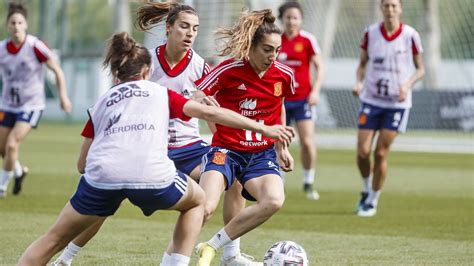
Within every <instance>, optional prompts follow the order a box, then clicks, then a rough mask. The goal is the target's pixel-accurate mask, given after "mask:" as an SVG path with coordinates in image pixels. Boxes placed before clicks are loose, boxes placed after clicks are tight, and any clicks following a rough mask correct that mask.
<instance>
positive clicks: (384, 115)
mask: <svg viewBox="0 0 474 266" xmlns="http://www.w3.org/2000/svg"><path fill="white" fill-rule="evenodd" d="M409 113H410V109H392V108H381V107H377V106H374V105H371V104H367V103H362V106H361V107H360V110H359V126H358V127H359V129H372V130H379V129H382V128H383V129H388V130H394V131H398V132H405V131H406V129H407V124H408V116H409Z"/></svg>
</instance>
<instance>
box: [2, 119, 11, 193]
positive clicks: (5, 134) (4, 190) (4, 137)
mask: <svg viewBox="0 0 474 266" xmlns="http://www.w3.org/2000/svg"><path fill="white" fill-rule="evenodd" d="M11 130H12V128H11V127H6V126H0V153H1V155H2V157H3V158H5V144H6V143H7V137H8V135H9V134H10V131H11ZM9 181H10V174H9V173H5V171H3V170H2V172H1V176H0V198H2V197H5V196H6V195H7V188H8V183H9Z"/></svg>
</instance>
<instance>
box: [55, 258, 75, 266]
mask: <svg viewBox="0 0 474 266" xmlns="http://www.w3.org/2000/svg"><path fill="white" fill-rule="evenodd" d="M51 266H71V262H69V263H67V262H65V261H64V260H62V259H61V258H57V259H56V260H55V261H54V262H53V263H51Z"/></svg>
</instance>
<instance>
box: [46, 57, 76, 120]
mask: <svg viewBox="0 0 474 266" xmlns="http://www.w3.org/2000/svg"><path fill="white" fill-rule="evenodd" d="M46 66H47V67H48V68H49V69H51V70H52V71H53V72H54V75H55V77H56V86H57V88H58V95H59V101H60V104H61V108H62V109H63V110H64V112H66V113H70V112H71V111H72V104H71V101H70V100H69V98H68V97H67V90H66V81H65V79H64V73H63V70H62V69H61V67H60V66H59V65H58V63H56V61H54V60H53V59H52V58H50V59H48V61H46Z"/></svg>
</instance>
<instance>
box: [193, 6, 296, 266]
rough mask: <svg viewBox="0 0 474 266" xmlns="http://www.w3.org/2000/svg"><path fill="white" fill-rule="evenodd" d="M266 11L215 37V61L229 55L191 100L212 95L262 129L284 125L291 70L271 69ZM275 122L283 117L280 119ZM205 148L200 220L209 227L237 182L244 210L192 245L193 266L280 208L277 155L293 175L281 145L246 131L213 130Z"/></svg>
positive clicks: (274, 31)
mask: <svg viewBox="0 0 474 266" xmlns="http://www.w3.org/2000/svg"><path fill="white" fill-rule="evenodd" d="M274 22H275V17H274V16H273V15H272V13H271V10H269V9H266V10H262V11H252V12H243V13H242V15H241V17H240V21H239V23H238V24H237V25H235V26H234V27H233V28H230V29H222V30H220V31H219V33H220V34H221V37H222V39H223V40H224V41H225V45H224V47H223V49H222V51H221V54H220V55H221V56H228V55H229V56H231V57H232V58H231V59H228V60H225V61H223V62H222V63H221V64H219V65H218V66H217V67H216V68H214V69H213V70H212V71H211V72H210V73H209V74H208V75H207V76H206V77H204V78H202V79H200V80H198V81H197V82H196V85H198V89H199V90H201V91H198V92H196V94H195V95H196V96H195V97H196V98H199V97H204V96H205V95H208V96H215V97H216V98H215V99H216V100H217V102H218V104H220V106H222V107H224V108H228V109H231V110H234V111H236V112H239V113H240V114H242V115H244V116H247V117H249V118H251V119H254V120H255V121H257V122H258V123H260V124H262V125H278V124H281V123H284V122H285V121H284V120H285V119H284V112H283V111H284V109H283V108H282V106H283V101H284V97H286V96H288V95H291V94H293V92H294V76H293V71H292V70H291V68H289V67H288V66H285V65H283V64H281V63H279V62H276V61H275V59H276V56H277V54H278V51H279V49H280V47H281V35H280V34H281V31H280V30H279V29H278V27H277V26H276V25H275V23H274ZM282 116H283V117H282ZM216 127H217V131H216V132H215V133H214V136H213V139H212V146H213V147H212V149H211V151H210V152H209V153H208V154H207V155H206V157H205V161H204V162H203V169H202V172H203V173H202V175H201V180H200V182H199V184H200V186H201V187H202V188H203V189H204V192H205V193H206V204H205V221H207V220H209V218H210V217H211V215H212V213H213V212H214V210H215V209H216V207H217V204H218V202H219V199H220V196H221V194H222V192H223V191H224V190H225V189H228V188H229V187H231V186H232V184H233V183H234V181H235V180H238V181H239V182H240V183H241V184H242V185H243V186H244V191H243V192H242V195H244V196H245V197H246V198H247V199H250V200H256V201H257V202H256V204H254V205H252V206H249V207H246V208H245V209H244V210H243V211H241V212H240V213H239V214H238V215H237V216H235V217H233V218H232V220H231V221H230V222H229V223H227V224H226V225H225V227H224V228H223V229H221V230H220V231H219V232H218V233H217V234H215V235H214V236H213V237H212V239H211V240H209V241H208V242H207V243H201V244H199V245H198V246H197V252H198V254H199V257H200V258H199V262H198V264H199V265H210V264H211V261H212V259H213V257H214V255H215V253H216V250H217V249H219V248H220V247H222V246H224V245H225V244H226V243H229V242H230V241H232V240H233V239H236V238H238V237H240V236H242V235H243V234H245V233H247V232H249V231H251V230H252V229H254V228H256V227H257V226H259V225H260V224H262V223H263V222H265V221H266V220H267V219H269V218H270V217H271V216H272V215H273V214H274V213H276V212H277V211H278V210H279V209H280V208H281V206H282V205H283V202H284V198H285V195H284V191H283V182H282V180H281V176H280V171H279V168H280V165H279V163H278V162H277V154H278V156H279V159H280V160H281V162H282V164H281V167H282V169H283V170H285V171H290V170H292V168H293V158H292V157H291V155H290V153H289V151H288V148H287V146H286V145H284V144H283V143H280V142H276V143H275V141H274V140H271V139H268V138H266V137H264V136H262V135H261V134H259V133H256V132H254V131H251V130H234V129H231V128H229V127H227V126H225V125H220V124H217V125H216Z"/></svg>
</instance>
